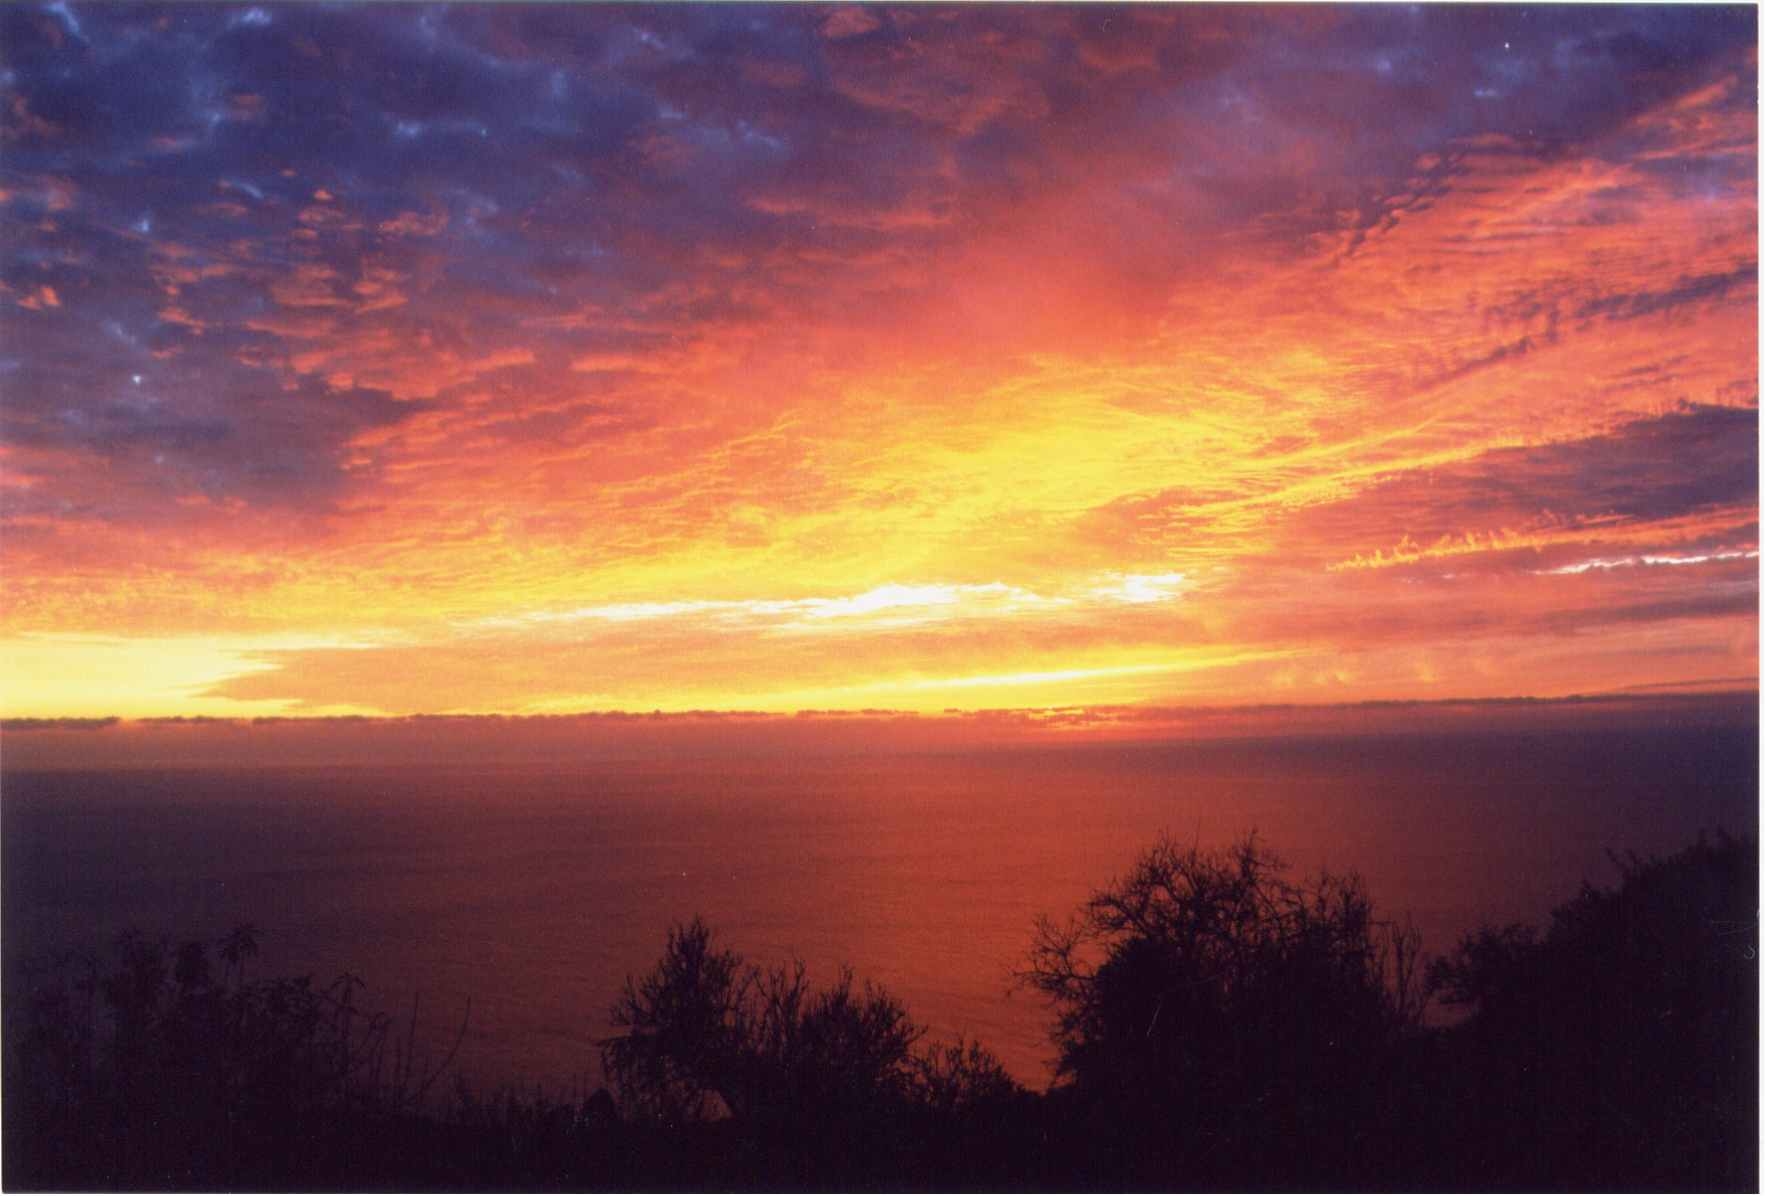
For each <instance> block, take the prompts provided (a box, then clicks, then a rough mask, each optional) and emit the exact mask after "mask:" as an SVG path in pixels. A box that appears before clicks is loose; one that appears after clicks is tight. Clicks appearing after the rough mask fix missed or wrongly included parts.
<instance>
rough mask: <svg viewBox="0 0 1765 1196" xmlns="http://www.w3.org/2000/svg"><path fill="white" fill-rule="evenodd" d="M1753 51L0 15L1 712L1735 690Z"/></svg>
mask: <svg viewBox="0 0 1765 1196" xmlns="http://www.w3.org/2000/svg"><path fill="white" fill-rule="evenodd" d="M1756 48H1757V36H1756V25H1755V13H1754V10H1753V9H1752V8H1750V7H1677V6H1675V7H1663V8H1641V9H1616V8H1606V7H1582V6H1574V7H1563V8H1548V9H1547V8H1530V7H1501V8H1489V9H1482V8H1468V7H1458V6H1433V5H1424V6H1420V7H1403V6H1387V7H1365V8H1360V7H1355V8H1351V7H1279V8H1256V7H1245V6H1225V7H1175V8H1167V7H1152V6H1131V7H1110V6H1081V7H1029V6H1024V7H1020V6H984V7H954V8H952V7H931V6H915V7H910V8H882V7H878V8H870V7H840V8H835V7H817V6H764V7H743V6H733V5H732V6H721V5H720V6H715V7H687V6H668V7H630V8H621V7H578V6H567V5H549V6H535V7H522V6H513V5H494V6H432V7H431V6H417V5H406V4H397V5H362V6H353V7H352V6H347V5H345V6H336V7H325V8H319V7H316V6H313V7H309V6H305V5H299V6H296V5H262V6H255V7H246V6H233V7H222V6H212V5H178V6H170V7H153V6H122V5H115V6H112V5H81V4H52V5H49V6H47V7H23V6H7V7H6V8H5V9H4V10H3V11H0V136H3V138H4V140H3V141H0V210H3V212H4V224H3V227H4V230H5V232H4V237H3V239H0V502H3V504H4V506H3V512H4V524H5V526H4V531H3V533H0V595H3V597H0V713H3V714H5V715H7V716H10V717H13V718H25V717H29V718H59V717H95V716H110V715H117V716H122V717H123V718H140V717H147V716H171V715H238V716H261V715H324V714H351V713H353V714H390V715H397V714H410V713H507V714H537V713H561V712H576V711H589V712H593V711H621V710H628V711H650V710H657V709H659V710H662V711H684V710H694V709H698V710H750V711H774V712H785V711H795V710H800V709H817V710H861V709H887V710H899V711H943V710H946V709H952V708H954V709H959V710H969V711H973V710H986V709H1013V708H1051V707H1062V708H1074V707H1092V706H1099V707H1102V706H1122V705H1151V706H1159V707H1171V706H1181V705H1183V704H1185V703H1193V704H1198V705H1206V706H1208V707H1222V706H1231V705H1234V704H1266V703H1290V704H1301V705H1304V704H1314V703H1334V702H1364V701H1368V700H1375V699H1377V700H1387V699H1403V700H1414V699H1474V698H1496V697H1502V698H1507V697H1556V696H1562V695H1568V694H1597V693H1614V692H1620V691H1622V692H1627V693H1633V694H1655V693H1666V692H1672V691H1674V690H1710V689H1751V688H1753V687H1754V686H1755V685H1756V683H1757V676H1758V576H1759V560H1758V487H1757V480H1758V446H1759V432H1758V340H1757V327H1758V324H1757V316H1758V288H1757V274H1758V262H1757V247H1758V205H1757V177H1758V162H1757V141H1758V121H1757V88H1756V78H1757V69H1758V68H1757V54H1756Z"/></svg>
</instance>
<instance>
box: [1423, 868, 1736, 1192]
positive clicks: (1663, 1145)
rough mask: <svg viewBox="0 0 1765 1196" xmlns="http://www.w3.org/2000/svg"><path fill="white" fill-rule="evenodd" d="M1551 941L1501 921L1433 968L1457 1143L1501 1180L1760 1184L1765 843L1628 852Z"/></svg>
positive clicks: (1470, 1161) (1555, 919)
mask: <svg viewBox="0 0 1765 1196" xmlns="http://www.w3.org/2000/svg"><path fill="white" fill-rule="evenodd" d="M1617 863H1618V865H1619V869H1620V874H1621V880H1620V883H1619V884H1618V886H1617V887H1616V888H1613V889H1600V888H1594V887H1592V886H1584V887H1583V889H1582V892H1581V894H1580V895H1579V896H1578V897H1576V898H1575V899H1574V900H1573V901H1570V902H1568V903H1567V904H1565V905H1563V906H1561V907H1559V908H1558V909H1557V910H1556V911H1555V913H1554V914H1553V915H1552V920H1551V926H1550V929H1549V930H1548V932H1546V933H1545V934H1544V935H1542V936H1540V935H1539V934H1537V933H1536V932H1534V931H1533V930H1531V929H1530V928H1527V927H1519V926H1508V927H1503V928H1500V929H1497V928H1489V927H1485V928H1483V929H1481V930H1479V931H1476V932H1474V933H1472V934H1468V935H1466V936H1465V937H1464V939H1463V940H1461V942H1460V943H1459V946H1458V949H1457V950H1456V951H1455V952H1454V954H1453V955H1452V956H1450V957H1448V958H1446V959H1443V960H1439V961H1437V962H1436V963H1435V964H1434V966H1433V967H1432V968H1431V969H1430V982H1431V985H1432V986H1433V987H1434V989H1435V990H1436V991H1437V992H1438V993H1439V994H1440V996H1441V998H1442V999H1443V1000H1445V1001H1446V1002H1448V1003H1449V1004H1452V1005H1456V1006H1458V1007H1459V1008H1461V1009H1463V1010H1465V1011H1466V1012H1467V1013H1468V1014H1469V1015H1470V1016H1469V1017H1468V1018H1467V1019H1466V1020H1465V1021H1464V1023H1463V1024H1461V1025H1460V1026H1458V1027H1455V1028H1454V1029H1453V1030H1452V1031H1451V1032H1450V1033H1449V1034H1448V1035H1447V1039H1448V1043H1449V1045H1450V1047H1451V1055H1450V1059H1449V1066H1450V1069H1451V1077H1452V1081H1453V1083H1452V1086H1451V1090H1452V1091H1454V1092H1456V1093H1458V1094H1460V1097H1461V1099H1460V1101H1459V1102H1458V1103H1457V1104H1456V1105H1455V1106H1454V1107H1452V1108H1451V1109H1449V1110H1448V1113H1447V1116H1448V1119H1449V1121H1450V1122H1451V1124H1452V1125H1453V1126H1454V1127H1455V1133H1453V1134H1452V1135H1450V1136H1449V1135H1447V1134H1444V1133H1443V1134H1442V1135H1441V1136H1442V1139H1443V1141H1445V1142H1446V1143H1447V1144H1448V1145H1451V1144H1453V1143H1455V1142H1456V1143H1462V1144H1464V1145H1465V1148H1466V1149H1467V1151H1468V1152H1469V1153H1470V1157H1468V1158H1466V1159H1465V1160H1464V1162H1463V1165H1464V1167H1466V1168H1468V1169H1472V1170H1474V1171H1475V1172H1477V1173H1480V1174H1484V1175H1488V1176H1490V1177H1491V1180H1492V1182H1502V1183H1517V1184H1527V1185H1543V1186H1565V1185H1568V1186H1597V1187H1624V1188H1628V1187H1660V1188H1668V1189H1674V1188H1684V1187H1694V1188H1720V1189H1724V1190H1736V1189H1745V1190H1751V1189H1753V1188H1754V1187H1755V1186H1756V1181H1757V1170H1758V1159H1757V1147H1758V1102H1757V1096H1758V1071H1757V1048H1758V962H1757V946H1758V936H1757V931H1758V921H1757V918H1758V912H1757V911H1758V850H1757V845H1756V844H1755V843H1752V842H1744V841H1741V840H1736V839H1732V838H1729V837H1728V836H1726V835H1723V836H1719V837H1718V839H1717V840H1716V841H1715V842H1714V843H1711V842H1707V841H1702V840H1701V841H1700V842H1698V843H1697V844H1696V845H1694V846H1692V847H1690V848H1687V849H1686V850H1684V851H1681V852H1679V853H1678V854H1676V855H1673V856H1670V857H1667V858H1665V859H1651V860H1642V859H1639V858H1637V857H1635V856H1628V857H1623V858H1620V859H1618V860H1617Z"/></svg>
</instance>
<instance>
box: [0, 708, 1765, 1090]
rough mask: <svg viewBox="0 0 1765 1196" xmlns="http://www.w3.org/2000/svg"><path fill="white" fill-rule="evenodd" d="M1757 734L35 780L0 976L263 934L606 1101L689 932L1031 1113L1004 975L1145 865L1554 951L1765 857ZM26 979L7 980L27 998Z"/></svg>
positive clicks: (1019, 1032) (476, 1074)
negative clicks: (924, 1036) (799, 970)
mask: <svg viewBox="0 0 1765 1196" xmlns="http://www.w3.org/2000/svg"><path fill="white" fill-rule="evenodd" d="M1758 761H1759V746H1758V733H1757V727H1756V726H1750V727H1740V728H1734V727H1729V728H1724V727H1715V728H1709V727H1703V728H1684V727H1680V728H1676V727H1667V726H1664V727H1660V728H1654V729H1647V730H1640V731H1639V730H1634V729H1633V730H1626V731H1623V732H1612V731H1606V732H1601V731H1589V730H1585V729H1581V730H1559V731H1554V732H1548V733H1540V734H1518V733H1512V734H1483V735H1477V734H1440V735H1411V736H1389V737H1379V736H1360V737H1351V738H1341V739H1312V740H1304V741H1288V742H1280V741H1248V742H1245V741H1240V742H1229V743H1217V742H1216V743H1188V744H1164V745H1153V746H1120V745H1114V746H1098V747H1094V748H1054V747H1046V748H1028V749H1010V750H993V751H976V752H968V753H960V752H947V753H939V754H918V755H915V754H891V753H886V752H884V753H876V754H869V755H865V754H855V755H844V756H820V757H807V756H804V757H790V756H776V755H775V756H767V757H762V756H755V757H749V758H744V757H742V756H740V755H735V756H730V757H726V758H721V759H709V758H702V757H699V758H693V757H681V758H664V757H653V758H647V759H627V760H600V761H589V762H584V763H580V764H574V765H570V766H568V767H564V766H558V765H547V766H544V767H529V768H523V767H496V768H490V767H485V768H477V769H475V768H461V767H455V766H449V767H446V768H439V767H434V768H410V767H402V768H396V769H395V768H374V767H352V768H281V769H227V770H192V771H167V770H144V771H107V772H78V771H61V772H24V771H8V772H6V773H5V774H4V775H3V777H0V845H3V851H4V878H3V880H4V927H3V930H4V935H3V937H4V953H5V957H6V961H7V964H8V967H9V968H11V967H13V966H15V965H16V964H17V963H18V962H19V961H21V960H23V959H26V958H29V957H32V956H35V955H39V954H41V953H44V952H47V951H53V950H65V949H72V950H83V951H88V950H94V949H97V948H99V947H101V946H102V945H103V944H105V943H106V942H108V941H109V940H110V938H111V937H112V936H114V935H115V934H116V933H117V932H118V931H120V930H122V929H123V928H125V927H128V926H134V927H137V928H139V929H142V930H144V931H146V932H148V933H150V934H165V935H168V936H171V937H172V938H174V939H180V940H181V939H185V938H195V937H215V936H218V935H220V934H223V933H225V932H226V931H227V930H229V929H230V928H232V927H233V926H234V925H236V924H239V923H243V922H250V923H253V924H255V925H256V926H257V927H258V929H259V932H260V940H261V944H262V954H261V956H260V957H259V959H258V960H257V961H256V963H255V965H254V966H255V968H256V970H257V974H259V975H277V974H291V973H295V974H304V973H310V974H312V975H313V977H314V978H315V980H318V981H328V980H329V979H331V978H333V977H335V976H336V975H338V974H341V973H343V972H345V971H347V972H351V973H353V974H355V975H358V976H360V977H361V978H362V979H363V980H365V981H366V982H367V985H368V987H367V989H366V992H365V995H364V997H363V998H362V1000H363V1001H364V1002H365V1003H366V1004H368V1005H371V1006H374V1007H377V1008H380V1009H383V1010H386V1011H388V1012H391V1013H395V1014H397V1015H398V1016H399V1017H400V1018H401V1020H402V1019H403V1018H404V1017H406V1016H408V1015H409V1014H410V1012H411V1009H412V1002H413V1000H416V1001H417V1002H418V1004H417V1007H416V1017H417V1025H418V1027H419V1032H418V1041H419V1043H420V1044H422V1045H424V1046H426V1047H427V1049H428V1050H429V1051H430V1053H431V1054H432V1055H437V1056H438V1055H440V1054H443V1053H445V1051H446V1049H447V1047H448V1045H449V1044H450V1043H451V1042H452V1040H453V1038H454V1037H455V1034H456V1032H457V1030H458V1029H459V1027H460V1025H461V1023H462V1019H464V1018H465V1014H466V1009H467V1004H468V1002H469V1003H470V1017H469V1020H466V1022H465V1025H466V1031H465V1036H464V1039H463V1042H462V1045H461V1048H460V1051H459V1054H458V1056H457V1058H456V1062H455V1071H457V1072H458V1073H459V1074H460V1075H461V1076H463V1077H465V1078H466V1079H468V1080H469V1081H471V1082H472V1083H474V1084H475V1085H478V1086H480V1087H494V1086H497V1085H501V1084H522V1085H533V1084H540V1085H544V1086H545V1087H547V1088H548V1089H550V1090H552V1091H554V1092H559V1091H569V1090H571V1089H573V1088H577V1087H583V1086H592V1085H594V1084H595V1083H598V1080H599V1066H598V1061H597V1050H596V1041H597V1040H598V1039H600V1038H602V1037H604V1036H605V1035H606V1034H608V1033H609V1032H610V1031H609V1026H608V1023H607V1011H608V1008H609V1006H610V1005H611V1004H612V1002H613V1000H614V998H615V997H616V995H617V993H618V991H619V988H620V985H621V984H622V982H623V980H624V979H625V977H626V976H627V975H630V974H632V973H637V972H641V971H643V970H644V969H646V968H647V967H648V966H649V965H650V964H651V963H653V962H654V960H655V959H656V957H657V956H658V954H659V953H660V951H661V948H662V945H663V941H664V937H665V935H666V932H667V929H668V927H669V925H670V924H671V923H672V922H675V921H679V920H684V919H687V918H690V917H692V916H694V915H702V916H703V917H704V918H705V919H706V920H707V921H708V922H709V923H710V924H711V925H712V926H713V927H714V928H715V929H716V931H717V933H718V936H719V940H720V941H721V943H722V944H723V945H725V946H728V947H731V948H734V949H736V950H739V951H741V952H742V953H743V954H745V955H746V956H747V957H748V958H750V959H752V960H754V961H756V962H761V963H774V962H781V961H783V960H785V959H788V958H790V957H793V956H794V957H797V958H800V959H802V960H803V961H805V962H806V963H807V964H808V966H809V968H810V971H811V975H812V977H818V978H820V979H823V980H831V979H832V978H833V977H834V976H835V975H836V974H837V969H838V968H839V967H840V966H841V965H842V964H849V965H851V967H852V968H853V970H854V971H855V973H856V974H857V976H858V977H859V978H860V979H862V980H870V981H874V982H876V983H878V984H880V985H882V986H883V987H885V988H887V989H888V990H890V991H891V992H892V993H893V994H894V995H895V996H897V997H898V998H900V999H901V1000H902V1001H903V1002H904V1003H905V1004H906V1006H907V1007H908V1009H909V1011H910V1012H911V1014H912V1016H913V1017H914V1019H915V1020H916V1021H918V1022H919V1023H921V1024H923V1025H925V1026H926V1027H927V1029H928V1034H929V1036H930V1037H931V1038H933V1039H946V1040H948V1039H953V1038H954V1037H955V1036H957V1035H959V1034H962V1035H967V1036H970V1037H973V1038H978V1039H979V1040H981V1041H982V1042H984V1043H986V1044H987V1045H988V1046H989V1047H991V1048H992V1049H993V1050H994V1051H995V1053H997V1054H998V1055H999V1056H1000V1057H1001V1059H1003V1060H1004V1062H1005V1063H1006V1065H1007V1066H1008V1067H1009V1068H1010V1070H1011V1071H1012V1072H1013V1073H1014V1074H1016V1075H1017V1076H1018V1077H1019V1078H1020V1079H1022V1080H1024V1081H1025V1082H1026V1083H1030V1084H1032V1085H1038V1086H1039V1085H1041V1084H1044V1083H1046V1082H1047V1080H1048V1078H1049V1075H1050V1072H1049V1060H1050V1058H1051V1056H1052V1054H1053V1048H1052V1047H1051V1045H1050V1043H1049V1040H1048V1035H1047V1022H1048V1017H1047V1010H1046V1009H1045V1008H1044V1007H1043V1006H1042V1004H1041V1003H1040V1002H1039V1000H1038V998H1037V997H1036V996H1035V995H1034V994H1033V993H1030V992H1028V991H1014V988H1013V982H1012V974H1013V971H1014V969H1016V968H1018V967H1020V966H1021V965H1022V964H1023V963H1024V961H1025V957H1026V953H1027V951H1028V948H1029V946H1030V943H1031V940H1032V936H1033V933H1034V927H1035V924H1036V920H1037V918H1038V917H1041V916H1044V915H1046V916H1051V917H1054V918H1056V919H1058V918H1061V917H1064V916H1065V915H1066V914H1068V913H1069V912H1071V911H1072V910H1073V909H1075V908H1076V906H1077V905H1078V903H1079V902H1081V901H1082V900H1083V899H1084V897H1085V896H1086V894H1087V893H1089V892H1090V891H1091V890H1092V889H1094V888H1095V887H1097V886H1100V885H1102V884H1105V883H1107V882H1108V881H1109V880H1110V879H1111V878H1112V877H1113V876H1116V875H1118V874H1120V873H1121V872H1123V871H1124V870H1125V869H1126V868H1127V867H1128V866H1129V865H1130V864H1131V863H1132V861H1133V859H1134V857H1135V855H1136V853H1137V852H1138V851H1140V850H1141V849H1142V848H1144V847H1146V846H1147V845H1148V844H1150V843H1151V842H1152V841H1153V840H1154V839H1155V838H1156V837H1157V836H1159V835H1160V834H1169V835H1171V836H1173V837H1175V838H1176V839H1178V840H1179V841H1181V842H1183V843H1195V844H1198V845H1200V846H1203V847H1210V846H1224V845H1226V844H1228V843H1230V842H1232V841H1233V840H1235V839H1237V838H1240V837H1242V836H1244V835H1246V834H1249V833H1255V834H1256V835H1257V836H1259V838H1260V839H1261V840H1262V841H1263V842H1265V843H1266V844H1267V845H1268V846H1269V847H1271V848H1272V849H1273V850H1274V851H1275V852H1276V853H1277V854H1278V855H1280V856H1282V857H1283V858H1284V859H1285V860H1286V861H1287V862H1288V863H1289V864H1290V865H1291V866H1292V868H1293V870H1294V871H1295V872H1296V873H1300V874H1311V873H1315V872H1316V871H1318V870H1319V869H1330V870H1333V871H1338V872H1342V871H1355V872H1358V873H1360V874H1361V876H1362V877H1363V878H1364V879H1365V882H1366V884H1367V887H1368V889H1369V891H1370V893H1371V895H1372V897H1373V900H1374V902H1375V904H1376V907H1377V909H1378V910H1379V911H1380V912H1381V914H1382V915H1384V916H1388V917H1395V918H1398V919H1403V918H1408V919H1412V920H1413V922H1414V924H1415V925H1416V927H1417V928H1418V929H1419V930H1420V931H1421V933H1422V935H1423V939H1424V947H1425V949H1427V950H1430V951H1434V952H1440V951H1444V950H1447V949H1450V947H1451V946H1452V944H1453V942H1454V941H1455V940H1456V938H1457V936H1458V935H1459V934H1461V933H1463V932H1464V931H1466V930H1467V929H1470V928H1472V927H1473V926H1475V925H1477V924H1479V923H1480V922H1484V921H1491V922H1509V921H1516V920H1522V921H1531V922H1535V923H1541V924H1542V923H1543V922H1544V920H1545V919H1546V918H1547V917H1548V914H1549V911H1550V910H1551V908H1552V907H1553V906H1555V905H1557V904H1559V903H1561V902H1563V901H1566V900H1568V899H1569V898H1571V897H1573V896H1574V895H1575V893H1576V891H1577V889H1578V887H1579V886H1580V884H1581V883H1582V882H1583V881H1584V880H1587V881H1592V882H1595V883H1609V882H1611V881H1613V880H1615V879H1616V878H1617V876H1618V868H1617V866H1616V864H1615V863H1614V862H1613V860H1612V858H1611V855H1610V853H1612V852H1625V851H1635V852H1638V853H1641V854H1643V855H1647V854H1650V853H1663V854H1664V853H1667V852H1671V851H1673V850H1676V849H1678V848H1679V847H1682V846H1685V845H1686V844H1688V843H1690V842H1693V841H1694V840H1695V839H1696V838H1697V836H1698V835H1699V833H1700V832H1714V831H1715V830H1717V829H1718V828H1721V829H1725V830H1727V831H1730V832H1733V833H1746V834H1754V833H1756V827H1757V819H1758ZM10 974H12V973H10V972H9V975H10Z"/></svg>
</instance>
